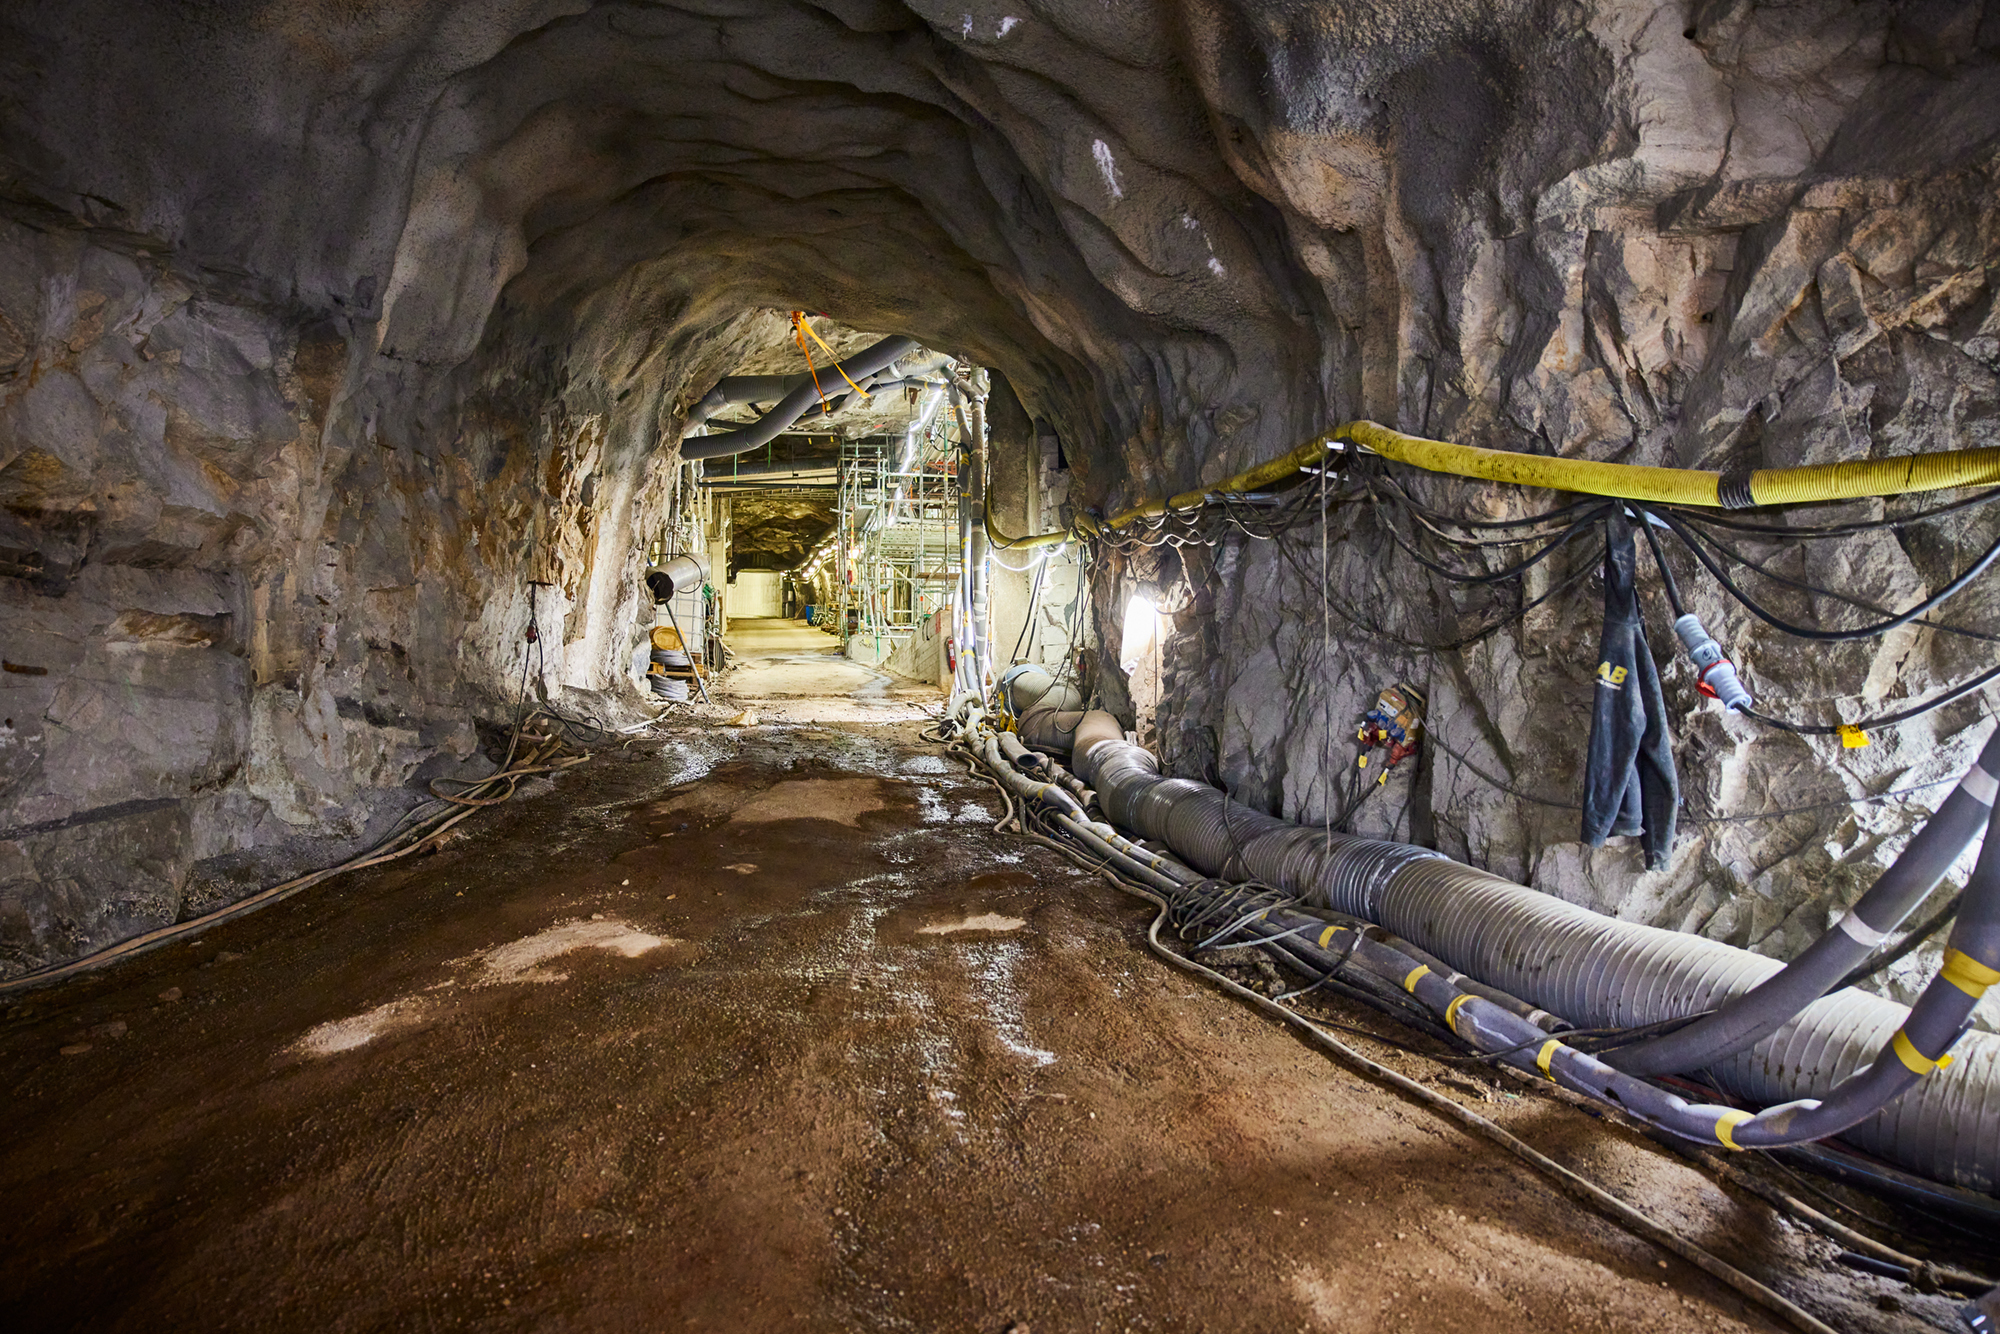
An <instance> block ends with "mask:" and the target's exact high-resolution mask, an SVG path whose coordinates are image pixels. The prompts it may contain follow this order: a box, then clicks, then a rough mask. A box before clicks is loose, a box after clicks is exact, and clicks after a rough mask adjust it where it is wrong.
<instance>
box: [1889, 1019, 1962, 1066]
mask: <svg viewBox="0 0 2000 1334" xmlns="http://www.w3.org/2000/svg"><path fill="white" fill-rule="evenodd" d="M1889 1046H1890V1047H1891V1048H1892V1049H1893V1050H1894V1051H1895V1053H1896V1059H1897V1060H1899V1061H1901V1062H1902V1063H1903V1066H1904V1068H1905V1069H1907V1070H1908V1071H1909V1072H1910V1073H1911V1074H1915V1075H1927V1074H1929V1073H1930V1072H1931V1071H1933V1070H1942V1069H1944V1068H1945V1067H1946V1066H1948V1065H1950V1064H1951V1056H1950V1054H1949V1053H1947V1054H1945V1055H1943V1056H1940V1057H1938V1058H1937V1059H1936V1060H1935V1061H1933V1060H1932V1059H1931V1058H1930V1057H1928V1056H1926V1055H1924V1054H1923V1053H1922V1052H1920V1051H1918V1050H1917V1044H1916V1043H1914V1042H1912V1041H1910V1035H1909V1034H1907V1033H1905V1032H1904V1031H1903V1030H1902V1029H1900V1028H1899V1029H1897V1030H1896V1036H1895V1037H1894V1038H1892V1039H1891V1040H1890V1042H1889Z"/></svg>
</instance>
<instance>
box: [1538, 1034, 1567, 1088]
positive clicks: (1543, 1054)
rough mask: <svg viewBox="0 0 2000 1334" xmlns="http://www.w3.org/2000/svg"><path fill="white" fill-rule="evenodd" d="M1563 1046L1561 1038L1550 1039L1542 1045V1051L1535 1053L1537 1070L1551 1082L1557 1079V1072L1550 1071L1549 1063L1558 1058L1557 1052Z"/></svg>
mask: <svg viewBox="0 0 2000 1334" xmlns="http://www.w3.org/2000/svg"><path fill="white" fill-rule="evenodd" d="M1562 1045H1563V1044H1562V1039H1561V1038H1550V1039H1549V1040H1548V1041H1547V1042H1544V1043H1543V1044H1542V1049H1541V1050H1540V1051H1538V1052H1536V1053H1535V1068H1536V1069H1537V1070H1540V1071H1541V1072H1542V1073H1543V1074H1545V1075H1547V1076H1548V1077H1549V1078H1550V1079H1551V1080H1553V1079H1554V1078H1555V1077H1556V1072H1555V1071H1553V1070H1551V1069H1549V1062H1550V1061H1553V1060H1554V1059H1555V1058H1556V1052H1557V1051H1559V1050H1561V1048H1562Z"/></svg>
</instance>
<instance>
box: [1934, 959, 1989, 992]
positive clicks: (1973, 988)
mask: <svg viewBox="0 0 2000 1334" xmlns="http://www.w3.org/2000/svg"><path fill="white" fill-rule="evenodd" d="M1938 976H1939V977H1941V978H1943V979H1944V980H1945V981H1947V982H1949V983H1951V984H1952V985H1953V986H1955V987H1957V988H1958V989H1959V990H1960V991H1963V992H1964V993H1965V994H1966V995H1968V996H1970V997H1972V999H1974V1000H1978V999H1979V998H1980V997H1981V996H1984V995H1985V994H1986V989H1987V988H1988V987H1990V986H1992V985H1993V984H1994V983H1995V982H2000V968H1988V967H1987V966H1986V965H1985V964H1983V963H1981V962H1979V960H1977V959H1975V958H1973V957H1972V956H1971V955H1969V954H1965V953H1962V952H1961V951H1959V950H1946V951H1945V952H1944V967H1943V968H1942V969H1941V970H1939V972H1938Z"/></svg>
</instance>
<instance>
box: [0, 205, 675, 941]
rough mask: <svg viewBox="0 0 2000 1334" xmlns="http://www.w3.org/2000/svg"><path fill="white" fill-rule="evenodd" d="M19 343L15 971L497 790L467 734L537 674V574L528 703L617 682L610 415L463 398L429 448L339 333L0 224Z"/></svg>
mask: <svg viewBox="0 0 2000 1334" xmlns="http://www.w3.org/2000/svg"><path fill="white" fill-rule="evenodd" d="M0 332H4V334H5V337H6V338H7V340H8V342H7V344H6V345H5V346H0V358H4V359H5V361H6V364H5V365H4V366H0V375H4V376H5V377H6V378H5V379H4V381H0V460H4V463H0V559H3V560H4V561H5V562H6V564H5V565H4V566H0V569H4V571H5V573H6V575H8V576H11V577H4V578H0V599H4V602H0V607H3V608H4V611H0V616H4V624H5V634H4V644H5V650H4V652H5V660H6V671H5V674H4V675H0V967H5V968H8V969H10V970H19V969H21V968H24V967H32V966H35V965H37V964H40V963H44V962H48V961H51V960H55V959H61V958H65V957H69V956H71V955H74V954H77V953H83V952H87V951H88V950H89V949H90V948H92V947H101V946H102V945H104V944H107V943H110V942H111V941H113V940H116V939H118V938H120V937H122V936H125V935H129V934H132V933H134V932H136V931H139V930H144V929H147V928H150V927H153V926H157V925H160V924H162V923H165V922H171V921H174V920H176V919H177V918H179V917H182V916H185V915H188V914H191V913H194V912H197V911H199V910H201V909H202V908H205V907H208V906H211V905H213V904H214V903H215V902H218V901H223V900H227V899H230V898H235V897H239V896H240V895H241V894H242V893H244V892H246V891H247V890H249V889H252V888H255V887H257V886H258V885H259V884H260V883H262V882H267V881H268V880H269V879H271V878H273V877H275V876H276V875H278V874H279V873H280V871H281V870H282V869H283V868H286V867H289V866H293V865H301V864H306V863H311V862H317V861H323V860H328V859H331V858H333V857H335V856H337V855H338V854H339V853H341V852H343V851H345V850H346V849H347V848H349V847H351V846H354V845H355V844H357V843H358V842H361V841H365V840H366V839H368V838H370V837H372V836H375V835H379V833H380V832H382V827H383V825H384V824H385V823H386V822H387V821H388V820H390V819H392V818H393V817H394V816H395V815H396V814H398V813H400V811H401V810H403V809H406V808H407V806H408V805H409V804H411V802H413V801H414V800H416V799H417V797H418V795H419V793H420V791H421V789H422V788H423V786H424V784H425V783H426V782H427V780H428V779H430V778H432V777H435V776H440V775H449V774H458V773H467V772H471V773H477V772H485V771H490V768H491V765H490V763H488V762H487V761H485V760H484V759H482V758H481V757H480V756H479V755H478V749H479V737H478V736H477V734H476V731H475V727H476V725H477V724H478V723H480V722H486V723H489V724H491V725H493V726H495V727H497V726H500V725H501V724H502V723H503V722H504V721H505V720H506V719H507V718H508V717H509V715H510V714H511V711H512V701H513V699H514V698H515V697H516V695H517V693H518V691H519V690H520V688H521V686H522V684H523V667H524V663H523V660H522V654H523V631H524V629H525V627H526V625H527V623H528V619H529V593H530V585H529V582H528V581H529V579H530V578H533V579H539V580H544V581H546V582H547V583H548V584H549V585H550V586H549V587H547V588H544V589H540V590H536V591H537V592H538V593H539V606H538V607H537V609H536V610H537V613H538V616H537V619H538V621H539V623H540V626H541V630H542V633H543V634H544V635H546V636H548V639H547V641H546V642H547V644H548V646H549V653H550V656H548V657H546V658H543V659H537V660H536V662H535V663H534V667H535V668H536V669H537V671H536V675H535V677H534V679H533V682H532V685H533V687H534V688H536V689H538V690H543V691H546V690H548V689H551V688H559V687H560V686H562V685H563V684H565V683H567V682H569V681H571V680H572V679H574V680H575V681H576V683H578V684H594V683H596V679H597V678H596V677H595V676H594V675H593V674H592V673H591V672H590V671H589V670H588V667H587V664H585V663H582V662H577V661H573V660H571V659H572V658H573V657H574V656H575V654H576V652H577V650H578V649H579V648H582V649H584V650H586V651H588V650H590V649H592V648H596V649H597V650H598V651H599V652H602V651H605V650H604V648H603V647H602V646H595V645H592V644H589V643H587V642H582V641H583V640H584V636H583V635H582V634H581V632H580V626H579V624H578V622H579V619H580V616H581V614H582V610H583V608H584V607H585V605H586V601H587V598H588V597H589V596H590V592H591V584H592V578H591V575H592V570H591V567H592V563H593V560H594V559H595V557H596V554H597V533H598V529H599V528H600V527H601V525H602V524H603V522H604V512H605V509H606V508H607V507H606V506H605V505H604V504H603V501H604V497H603V496H602V495H600V494H597V493H599V492H602V491H605V490H608V489H611V488H617V487H627V488H629V487H631V486H632V485H633V484H634V482H637V481H643V480H644V479H645V478H646V477H647V476H648V473H647V471H646V469H644V468H643V467H641V468H632V467H630V466H629V464H630V462H631V460H630V457H629V456H628V459H627V460H626V463H627V465H628V466H626V467H625V468H624V469H622V472H623V474H624V475H622V476H617V477H607V476H606V472H607V465H608V464H611V463H612V462H614V460H612V459H610V458H608V457H607V455H608V454H609V453H610V452H611V451H610V450H609V448H608V443H607V442H608V436H609V434H610V433H611V432H612V431H614V430H615V429H616V427H615V424H616V422H617V414H616V413H615V412H610V411H601V412H591V411H582V410H572V411H557V410H556V409H559V408H560V407H561V403H560V400H558V399H552V398H550V397H548V396H546V395H535V394H527V395H523V394H521V393H520V392H519V389H520V386H518V385H515V384H507V385H502V386H482V385H478V384H469V385H465V386H462V388H461V391H460V400H461V401H459V402H457V403H456V404H455V405H454V410H453V416H452V420H453V421H454V428H455V429H454V430H453V432H452V433H450V434H445V433H441V432H435V431H427V430H424V429H422V428H421V427H420V426H417V425H415V424H414V423H413V418H414V419H416V420H417V421H421V412H420V411H413V408H414V406H415V405H413V404H410V403H409V402H407V401H398V398H397V395H398V394H399V391H400V386H398V385H397V384H396V383H395V382H394V381H393V379H388V378H384V379H383V380H380V381H377V382H376V383H374V384H372V385H365V386H361V387H359V388H358V389H357V387H356V384H355V380H356V377H354V376H353V375H352V369H353V368H352V360H353V358H352V356H351V352H350V345H349V342H348V341H347V339H346V338H344V337H343V336H342V330H341V329H340V327H339V326H338V325H337V324H336V323H331V322H327V321H324V320H319V321H312V320H306V321H302V320H301V318H300V316H299V313H298V312H296V311H290V310H283V309H273V308H271V307H269V306H266V305H261V304H258V303H255V302H253V301H248V300H245V299H243V298H242V297H241V296H240V295H235V294H232V293H231V292H230V291H229V290H228V288H227V287H226V286H221V287H220V288H219V289H218V285H215V284H212V283H210V282H207V281H205V280H204V278H203V277H202V276H201V275H193V276H190V275H186V274H183V273H181V272H178V271H176V270H175V269H174V268H173V267H172V266H171V265H169V264H168V263H165V262H163V261H162V260H161V259H159V258H158V257H156V256H155V255H154V254H153V253H150V252H149V251H148V250H147V249H146V248H144V247H134V246H131V245H129V244H127V245H124V246H117V247H114V246H111V245H108V244H103V243H98V242H94V241H92V240H90V239H86V238H85V237H83V236H80V235H79V234H78V233H77V232H76V231H75V230H74V229H71V228H64V227H55V228H39V229H38V228H35V227H30V226H25V225H22V224H20V223H18V222H10V223H4V224H0ZM607 422H609V423H611V424H612V425H610V426H607ZM624 615H625V617H626V618H627V619H628V620H631V619H634V618H635V617H636V609H635V608H630V607H628V608H627V609H625V611H624ZM615 647H617V648H622V647H623V644H622V643H620V644H618V645H616V646H615ZM565 651H567V652H568V654H569V655H570V656H569V657H566V656H565ZM482 766H484V767H483V768H482Z"/></svg>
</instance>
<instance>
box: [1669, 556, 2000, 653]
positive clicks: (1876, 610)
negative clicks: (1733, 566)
mask: <svg viewBox="0 0 2000 1334" xmlns="http://www.w3.org/2000/svg"><path fill="white" fill-rule="evenodd" d="M1693 531H1694V534H1695V536H1697V537H1699V538H1700V539H1701V540H1702V541H1703V542H1705V543H1707V544H1708V545H1709V546H1711V547H1713V548H1714V549H1715V550H1716V551H1718V552H1720V553H1721V554H1722V555H1724V556H1727V557H1728V558H1729V559H1731V560H1733V561H1735V562H1736V563H1737V564H1739V565H1742V566H1745V567H1747V568H1749V569H1752V570H1755V571H1756V572H1757V573H1758V574H1760V575H1762V576H1763V577H1764V578H1766V579H1769V580H1770V581H1771V582H1772V583H1774V584H1783V585H1784V586H1785V587H1787V588H1792V589H1797V590H1798V591H1799V592H1801V593H1810V594H1812V595H1813V596H1815V597H1823V598H1832V599H1833V600H1834V601H1836V602H1844V603H1846V604H1847V605H1848V606H1850V607H1857V608H1859V609H1860V610H1862V611H1865V612H1870V613H1872V614H1874V615H1876V616H1889V615H1893V614H1894V613H1892V612H1891V611H1890V610H1889V609H1888V608H1887V607H1883V606H1878V605H1877V604H1875V603H1873V602H1868V601H1866V600H1864V599H1862V598H1857V597H1850V596H1849V595H1847V594H1845V593H1836V592H1834V591H1833V590H1832V589H1830V588H1821V587H1820V586H1819V585H1817V584H1811V583H1807V582H1806V581H1805V580H1803V579H1794V578H1792V577H1791V576H1789V575H1784V574H1779V573H1778V572H1777V571H1775V570H1771V569H1767V568H1765V566H1764V564H1763V563H1762V562H1761V561H1756V560H1752V559H1751V558H1750V557H1748V556H1746V555H1744V554H1743V553H1742V552H1741V551H1738V550H1737V549H1736V548H1735V547H1732V546H1730V545H1729V544H1728V543H1727V542H1724V541H1723V540H1722V539H1721V538H1719V537H1716V536H1715V535H1714V534H1712V533H1705V532H1703V531H1701V529H1699V528H1695V529H1694V530H1693ZM1911 624H1913V625H1917V626H1921V627H1922V628H1924V629H1926V630H1936V631H1938V632H1940V633H1941V634H1948V635H1959V636H1961V637H1963V638H1966V639H1978V640H1982V641H1984V642H1986V643H1989V644H2000V634H1991V633H1989V632H1987V631H1984V630H1970V629H1967V628H1966V627H1965V626H1962V625H1951V624H1948V623H1946V622H1943V621H1930V620H1917V621H1913V622H1911Z"/></svg>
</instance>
